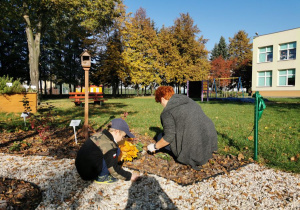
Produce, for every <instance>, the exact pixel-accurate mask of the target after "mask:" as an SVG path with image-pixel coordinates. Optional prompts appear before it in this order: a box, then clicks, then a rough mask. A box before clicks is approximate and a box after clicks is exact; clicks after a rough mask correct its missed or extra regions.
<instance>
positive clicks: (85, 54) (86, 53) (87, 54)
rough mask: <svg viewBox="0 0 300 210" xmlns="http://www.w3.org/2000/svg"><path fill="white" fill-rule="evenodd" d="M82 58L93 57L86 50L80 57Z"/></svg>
mask: <svg viewBox="0 0 300 210" xmlns="http://www.w3.org/2000/svg"><path fill="white" fill-rule="evenodd" d="M82 56H91V55H90V54H89V53H88V51H87V50H84V51H83V53H81V54H80V57H82Z"/></svg>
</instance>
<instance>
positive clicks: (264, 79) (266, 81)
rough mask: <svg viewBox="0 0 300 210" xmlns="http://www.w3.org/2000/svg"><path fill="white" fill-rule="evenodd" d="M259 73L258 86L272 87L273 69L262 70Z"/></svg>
mask: <svg viewBox="0 0 300 210" xmlns="http://www.w3.org/2000/svg"><path fill="white" fill-rule="evenodd" d="M257 73H258V86H261V87H271V86H272V71H260V72H257Z"/></svg>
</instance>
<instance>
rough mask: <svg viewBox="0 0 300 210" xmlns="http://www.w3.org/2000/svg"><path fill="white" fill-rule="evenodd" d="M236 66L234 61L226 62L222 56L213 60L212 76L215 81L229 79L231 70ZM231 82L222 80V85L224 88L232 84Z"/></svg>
mask: <svg viewBox="0 0 300 210" xmlns="http://www.w3.org/2000/svg"><path fill="white" fill-rule="evenodd" d="M233 65H234V60H225V59H224V58H223V57H222V55H220V56H219V57H218V58H216V59H214V60H212V62H211V74H212V77H213V78H215V79H218V78H229V77H230V76H231V70H232V68H233ZM230 82H231V81H230V80H228V79H225V80H224V79H222V80H220V85H221V86H222V87H224V86H227V85H229V84H230Z"/></svg>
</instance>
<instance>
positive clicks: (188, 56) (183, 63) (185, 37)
mask: <svg viewBox="0 0 300 210" xmlns="http://www.w3.org/2000/svg"><path fill="white" fill-rule="evenodd" d="M171 29H172V33H173V36H174V38H175V42H176V47H177V50H178V52H179V55H180V60H179V61H178V66H177V67H176V68H175V69H174V71H175V78H174V79H175V82H176V83H177V84H178V85H182V84H185V83H186V81H187V80H190V81H199V80H203V79H206V78H207V76H208V72H209V69H210V64H209V62H208V59H207V55H208V51H207V50H206V48H205V43H206V40H205V39H204V38H203V37H202V36H201V37H200V38H197V34H198V33H200V30H199V29H198V27H197V25H194V21H193V19H192V18H191V17H190V15H189V14H188V13H187V14H180V17H179V18H177V19H176V20H175V21H174V25H173V26H172V27H171Z"/></svg>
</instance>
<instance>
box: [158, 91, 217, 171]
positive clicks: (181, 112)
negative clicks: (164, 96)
mask: <svg viewBox="0 0 300 210" xmlns="http://www.w3.org/2000/svg"><path fill="white" fill-rule="evenodd" d="M160 118H161V123H162V126H163V129H164V136H163V138H164V140H165V141H167V142H169V143H170V146H171V150H172V152H173V154H174V155H175V156H176V157H177V161H179V162H181V163H183V164H187V165H191V166H192V167H193V168H196V166H198V165H203V164H205V163H206V162H207V161H208V160H209V159H210V158H212V152H213V151H217V149H218V140H217V138H218V137H217V132H216V129H215V126H214V124H213V122H212V121H211V120H210V119H209V118H208V117H207V116H206V115H205V114H204V112H203V111H202V109H201V107H200V106H199V104H197V103H196V102H195V101H193V100H192V99H190V98H188V97H187V96H185V95H178V94H174V95H173V96H172V97H171V98H170V100H169V101H168V103H167V106H166V107H165V108H164V110H163V112H162V113H161V116H160Z"/></svg>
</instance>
